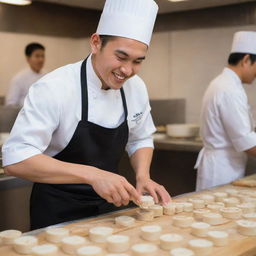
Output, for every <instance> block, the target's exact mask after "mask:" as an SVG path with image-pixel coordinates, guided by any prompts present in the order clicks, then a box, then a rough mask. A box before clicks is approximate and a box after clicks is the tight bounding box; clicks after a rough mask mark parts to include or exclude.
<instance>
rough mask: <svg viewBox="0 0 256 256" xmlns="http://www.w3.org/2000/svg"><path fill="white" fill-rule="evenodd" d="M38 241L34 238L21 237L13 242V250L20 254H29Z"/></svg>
mask: <svg viewBox="0 0 256 256" xmlns="http://www.w3.org/2000/svg"><path fill="white" fill-rule="evenodd" d="M37 243H38V239H37V238H36V237H34V236H21V237H19V238H16V239H15V240H14V242H13V248H14V250H15V251H16V252H17V253H20V254H31V252H32V250H31V249H32V247H34V246H36V245H37Z"/></svg>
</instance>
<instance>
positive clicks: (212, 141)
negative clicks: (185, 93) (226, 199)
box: [195, 68, 256, 190]
mask: <svg viewBox="0 0 256 256" xmlns="http://www.w3.org/2000/svg"><path fill="white" fill-rule="evenodd" d="M201 136H202V138H203V143H204V148H203V149H202V150H201V151H200V153H199V156H198V159H197V163H196V166H195V168H198V172H197V190H201V189H206V188H209V187H213V186H217V185H221V184H226V183H229V182H231V181H233V180H235V179H238V178H240V177H242V176H243V175H244V173H245V167H246V161H247V156H246V153H244V152H243V151H245V150H247V149H250V148H252V147H254V146H256V133H255V132H254V124H253V120H252V116H251V113H250V107H249V105H248V100H247V96H246V93H245V90H244V88H243V85H242V83H241V80H240V78H239V77H238V75H237V74H236V73H235V72H233V71H232V70H231V69H229V68H225V69H224V71H223V72H222V73H221V74H220V75H219V76H218V77H217V78H215V79H214V80H213V81H212V82H211V83H210V86H209V87H208V89H207V90H206V93H205V95H204V98H203V105H202V111H201Z"/></svg>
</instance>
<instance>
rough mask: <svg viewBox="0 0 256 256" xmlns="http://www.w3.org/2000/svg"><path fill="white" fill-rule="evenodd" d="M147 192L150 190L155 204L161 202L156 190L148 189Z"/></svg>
mask: <svg viewBox="0 0 256 256" xmlns="http://www.w3.org/2000/svg"><path fill="white" fill-rule="evenodd" d="M147 190H148V192H149V194H150V195H151V196H152V197H153V198H154V201H155V203H156V204H158V203H159V200H158V196H157V193H156V191H155V189H154V188H152V187H148V188H147Z"/></svg>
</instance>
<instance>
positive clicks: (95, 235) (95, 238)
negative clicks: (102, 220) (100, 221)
mask: <svg viewBox="0 0 256 256" xmlns="http://www.w3.org/2000/svg"><path fill="white" fill-rule="evenodd" d="M113 231H114V230H113V228H110V227H101V226H99V227H94V228H90V229H89V238H90V240H91V241H92V242H95V243H104V242H106V239H107V237H108V236H110V235H112V234H113Z"/></svg>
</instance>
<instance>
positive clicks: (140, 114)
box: [132, 112, 143, 124]
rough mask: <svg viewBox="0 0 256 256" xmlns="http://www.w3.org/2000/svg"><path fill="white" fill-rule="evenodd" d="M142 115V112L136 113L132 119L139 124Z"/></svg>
mask: <svg viewBox="0 0 256 256" xmlns="http://www.w3.org/2000/svg"><path fill="white" fill-rule="evenodd" d="M142 116H143V113H142V112H139V113H136V114H135V115H133V116H132V117H133V119H132V121H133V122H135V123H136V124H138V123H139V121H140V120H141V118H142Z"/></svg>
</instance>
